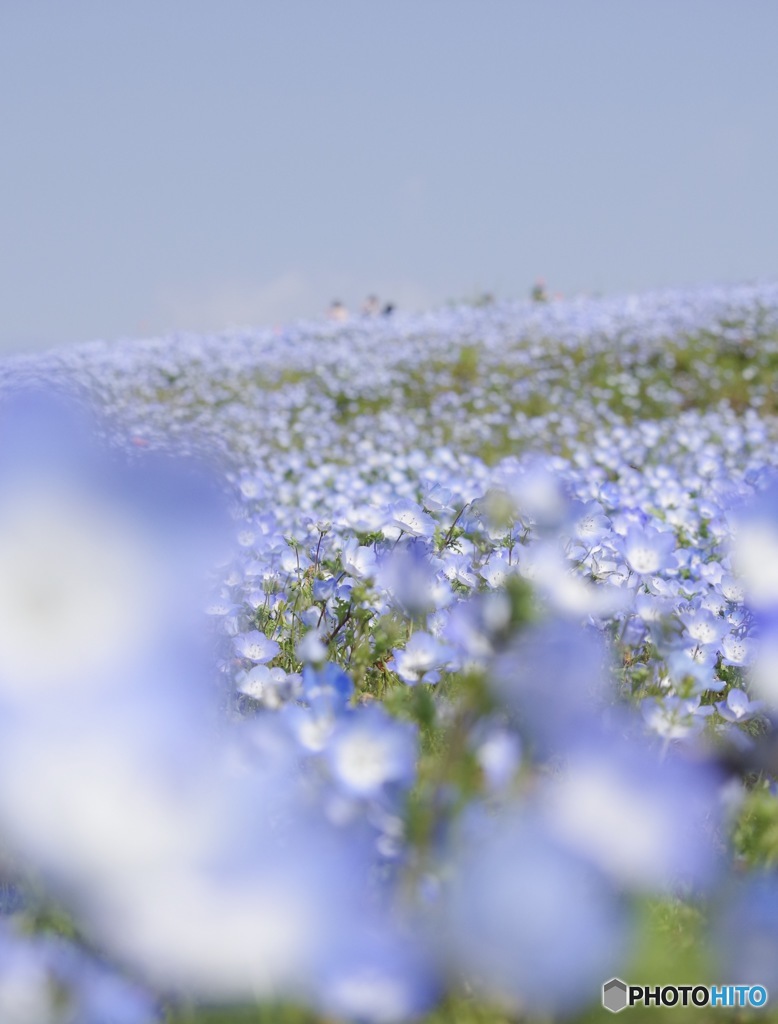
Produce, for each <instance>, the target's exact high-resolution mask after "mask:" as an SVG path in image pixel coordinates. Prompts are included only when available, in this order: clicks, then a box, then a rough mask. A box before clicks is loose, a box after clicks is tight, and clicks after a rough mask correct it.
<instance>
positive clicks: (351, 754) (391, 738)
mask: <svg viewBox="0 0 778 1024" xmlns="http://www.w3.org/2000/svg"><path fill="white" fill-rule="evenodd" d="M417 745H418V744H417V738H416V729H415V727H414V726H412V725H411V724H410V723H408V722H399V721H397V719H395V718H392V717H391V716H390V715H388V714H387V713H386V712H385V711H384V710H383V708H380V707H377V706H375V705H373V706H369V707H359V708H356V709H354V711H353V712H352V713H351V714H349V715H348V716H346V717H345V718H342V719H341V720H340V721H339V723H338V725H337V726H336V729H335V731H334V733H333V734H332V738H331V739H330V742H329V743H328V745H327V752H326V756H327V763H328V764H329V767H330V771H331V772H332V775H333V777H334V778H335V780H336V781H337V782H338V783H340V785H341V786H343V787H344V789H345V790H346V791H347V792H349V793H351V794H353V795H354V796H358V797H372V796H377V795H378V794H379V793H380V792H381V791H382V790H383V789H384V787H386V786H390V785H396V786H403V787H406V786H409V785H410V784H411V782H412V781H413V779H414V776H415V771H416V754H417Z"/></svg>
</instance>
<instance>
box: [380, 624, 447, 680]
mask: <svg viewBox="0 0 778 1024" xmlns="http://www.w3.org/2000/svg"><path fill="white" fill-rule="evenodd" d="M451 653H452V652H451V650H450V649H449V648H448V647H446V645H445V644H442V643H441V642H440V640H438V639H436V638H435V637H434V636H431V635H430V634H429V633H424V632H416V633H414V634H413V636H412V637H411V638H410V639H409V640H408V643H407V644H406V645H405V647H404V648H401V649H397V648H395V650H394V651H393V653H392V659H393V662H394V670H395V672H396V673H397V675H398V676H399V677H400V679H402V681H403V682H404V683H407V684H408V686H415V685H416V684H417V683H420V682H425V683H437V681H438V679H439V678H440V670H441V669H442V668H445V666H446V665H447V664H448V662H449V661H450V660H451Z"/></svg>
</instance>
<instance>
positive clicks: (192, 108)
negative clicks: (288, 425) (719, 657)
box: [0, 0, 778, 349]
mask: <svg viewBox="0 0 778 1024" xmlns="http://www.w3.org/2000/svg"><path fill="white" fill-rule="evenodd" d="M777 47H778V2H776V0H747V2H745V0H643V2H639V0H535V2H525V0H384V2H381V0H111V2H106V0H67V2H64V0H51V2H47V0H0V132H1V133H2V134H1V135H0V182H1V183H2V187H1V188H0V347H2V348H5V349H9V348H18V347H20V346H24V345H41V344H49V343H55V342H61V341H68V340H76V339H84V340H86V339H91V338H97V337H102V338H109V339H110V338H115V337H122V336H135V335H140V334H151V333H158V332H161V331H166V330H170V329H177V328H182V329H183V328H185V329H218V328H220V327H224V326H226V325H228V324H236V323H240V324H244V323H257V324H265V323H279V322H284V321H287V320H289V319H292V318H294V317H296V316H309V315H317V314H319V313H320V312H321V311H322V310H323V309H324V308H325V307H326V306H327V305H328V304H329V302H330V301H331V300H332V299H333V298H339V299H342V300H343V301H344V302H346V303H347V304H348V305H350V306H352V307H354V306H358V305H359V304H360V303H361V302H362V300H363V299H364V297H365V296H366V295H367V294H368V292H376V293H378V295H379V296H380V297H381V298H382V299H384V300H386V301H388V300H393V301H395V302H396V303H398V305H400V306H401V307H403V308H419V307H428V306H431V305H434V304H437V303H441V302H445V301H446V300H448V299H455V298H465V297H470V296H473V295H475V294H476V293H479V292H482V291H485V290H488V291H491V292H493V293H494V294H496V295H497V296H500V297H516V296H524V295H526V294H527V293H528V290H529V287H530V285H531V284H532V281H533V280H534V278H535V277H537V276H539V275H541V276H543V277H545V278H546V279H547V281H548V285H549V288H550V290H551V291H559V292H562V293H564V294H573V293H578V292H606V293H611V292H623V291H626V290H635V289H639V290H643V289H647V288H653V287H656V286H664V285H685V284H695V283H707V282H729V281H742V280H751V279H754V278H774V277H776V276H778V217H776V212H778V193H777V189H778V58H777V57H776V52H777V49H776V48H777Z"/></svg>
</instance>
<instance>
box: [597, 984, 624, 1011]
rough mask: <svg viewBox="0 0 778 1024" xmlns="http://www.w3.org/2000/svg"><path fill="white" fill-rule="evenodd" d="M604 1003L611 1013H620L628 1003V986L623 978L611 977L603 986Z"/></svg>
mask: <svg viewBox="0 0 778 1024" xmlns="http://www.w3.org/2000/svg"><path fill="white" fill-rule="evenodd" d="M602 1005H603V1006H604V1007H605V1009H606V1010H610V1012H611V1013H618V1012H619V1011H620V1010H623V1009H624V1008H625V1007H626V1005H627V986H626V985H625V984H624V982H623V981H622V980H621V978H611V980H610V981H606V982H605V984H604V985H603V986H602Z"/></svg>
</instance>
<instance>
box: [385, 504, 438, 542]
mask: <svg viewBox="0 0 778 1024" xmlns="http://www.w3.org/2000/svg"><path fill="white" fill-rule="evenodd" d="M387 525H388V526H392V527H393V528H394V529H395V530H396V531H400V532H402V533H405V534H408V536H410V537H431V536H432V535H433V534H434V533H435V520H434V519H433V518H432V516H431V515H429V513H428V512H425V511H424V509H423V508H422V507H421V505H418V504H417V503H416V502H415V501H410V500H408V499H402V500H400V501H396V502H394V503H393V504H392V505H390V506H389V509H388V514H387Z"/></svg>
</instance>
